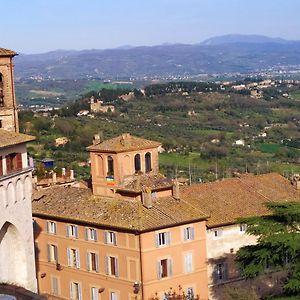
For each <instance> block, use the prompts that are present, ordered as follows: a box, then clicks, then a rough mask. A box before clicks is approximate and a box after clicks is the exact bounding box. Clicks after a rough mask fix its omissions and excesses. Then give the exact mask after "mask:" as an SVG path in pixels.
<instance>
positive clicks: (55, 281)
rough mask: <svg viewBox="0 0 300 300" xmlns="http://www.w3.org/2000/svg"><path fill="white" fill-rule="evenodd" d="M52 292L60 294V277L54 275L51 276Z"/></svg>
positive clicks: (56, 294)
mask: <svg viewBox="0 0 300 300" xmlns="http://www.w3.org/2000/svg"><path fill="white" fill-rule="evenodd" d="M51 294H52V295H55V296H58V295H59V286H58V278H57V277H52V278H51Z"/></svg>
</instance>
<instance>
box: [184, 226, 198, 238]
mask: <svg viewBox="0 0 300 300" xmlns="http://www.w3.org/2000/svg"><path fill="white" fill-rule="evenodd" d="M183 239H184V241H191V240H194V239H195V229H194V227H186V228H184V229H183Z"/></svg>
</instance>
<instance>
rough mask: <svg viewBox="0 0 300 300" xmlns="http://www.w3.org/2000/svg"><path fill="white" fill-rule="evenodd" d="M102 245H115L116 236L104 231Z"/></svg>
mask: <svg viewBox="0 0 300 300" xmlns="http://www.w3.org/2000/svg"><path fill="white" fill-rule="evenodd" d="M104 243H105V244H112V245H115V246H116V245H117V236H116V233H115V232H113V231H104Z"/></svg>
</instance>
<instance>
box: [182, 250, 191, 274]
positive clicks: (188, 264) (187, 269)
mask: <svg viewBox="0 0 300 300" xmlns="http://www.w3.org/2000/svg"><path fill="white" fill-rule="evenodd" d="M184 271H185V273H190V272H192V271H193V254H192V253H191V252H189V253H186V254H185V255H184Z"/></svg>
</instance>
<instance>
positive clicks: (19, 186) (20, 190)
mask: <svg viewBox="0 0 300 300" xmlns="http://www.w3.org/2000/svg"><path fill="white" fill-rule="evenodd" d="M16 191H17V193H16V198H15V201H16V202H18V201H22V200H23V199H24V189H23V183H22V181H21V179H18V181H17V184H16Z"/></svg>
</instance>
